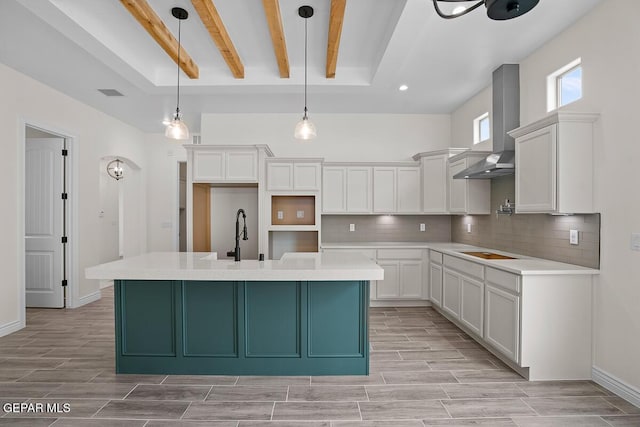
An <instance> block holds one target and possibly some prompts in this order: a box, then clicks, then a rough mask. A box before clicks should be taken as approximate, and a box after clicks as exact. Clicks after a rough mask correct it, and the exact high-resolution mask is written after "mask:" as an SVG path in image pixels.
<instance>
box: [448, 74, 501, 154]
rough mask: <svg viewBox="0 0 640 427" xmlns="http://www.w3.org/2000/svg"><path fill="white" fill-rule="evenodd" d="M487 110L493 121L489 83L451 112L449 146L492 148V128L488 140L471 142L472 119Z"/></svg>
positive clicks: (474, 148) (483, 149)
mask: <svg viewBox="0 0 640 427" xmlns="http://www.w3.org/2000/svg"><path fill="white" fill-rule="evenodd" d="M486 112H488V113H489V121H490V123H493V106H492V100H491V85H489V87H487V88H485V89H483V90H481V91H480V92H478V93H477V94H476V95H474V96H473V97H471V98H470V99H469V100H467V101H466V102H465V103H464V104H462V105H461V106H460V107H458V109H457V110H455V111H454V112H453V113H452V114H451V146H452V147H458V148H471V149H472V150H476V151H477V150H480V151H485V150H486V151H491V150H492V149H493V129H491V137H490V138H489V140H487V141H484V142H480V143H478V144H475V145H474V144H473V120H474V119H476V118H477V117H479V116H480V115H482V114H484V113H486Z"/></svg>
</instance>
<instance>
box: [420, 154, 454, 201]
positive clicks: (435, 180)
mask: <svg viewBox="0 0 640 427" xmlns="http://www.w3.org/2000/svg"><path fill="white" fill-rule="evenodd" d="M422 211H423V212H424V213H448V212H449V211H448V209H447V156H433V157H425V158H423V159H422Z"/></svg>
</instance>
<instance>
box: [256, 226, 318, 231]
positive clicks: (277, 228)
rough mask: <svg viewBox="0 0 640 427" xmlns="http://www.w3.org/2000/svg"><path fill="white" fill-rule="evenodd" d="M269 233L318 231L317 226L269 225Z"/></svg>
mask: <svg viewBox="0 0 640 427" xmlns="http://www.w3.org/2000/svg"><path fill="white" fill-rule="evenodd" d="M267 229H268V230H269V231H318V226H317V225H270V226H269V227H268V228H267Z"/></svg>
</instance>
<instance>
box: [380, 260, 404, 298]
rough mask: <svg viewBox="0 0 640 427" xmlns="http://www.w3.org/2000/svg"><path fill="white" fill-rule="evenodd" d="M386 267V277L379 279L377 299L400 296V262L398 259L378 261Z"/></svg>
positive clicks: (381, 265)
mask: <svg viewBox="0 0 640 427" xmlns="http://www.w3.org/2000/svg"><path fill="white" fill-rule="evenodd" d="M378 265H379V266H380V267H382V268H383V269H384V279H383V280H378V281H377V282H378V286H377V289H376V299H397V298H399V297H400V262H399V261H396V260H384V261H381V260H379V261H378Z"/></svg>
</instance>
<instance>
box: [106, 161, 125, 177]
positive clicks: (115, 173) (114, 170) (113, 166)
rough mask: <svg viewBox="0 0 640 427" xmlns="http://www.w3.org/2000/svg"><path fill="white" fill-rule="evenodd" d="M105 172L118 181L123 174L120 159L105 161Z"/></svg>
mask: <svg viewBox="0 0 640 427" xmlns="http://www.w3.org/2000/svg"><path fill="white" fill-rule="evenodd" d="M107 174H108V175H109V176H110V177H111V178H113V179H115V180H116V181H120V180H121V179H122V178H123V174H124V169H122V160H120V159H115V160H111V161H110V162H109V163H107Z"/></svg>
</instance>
